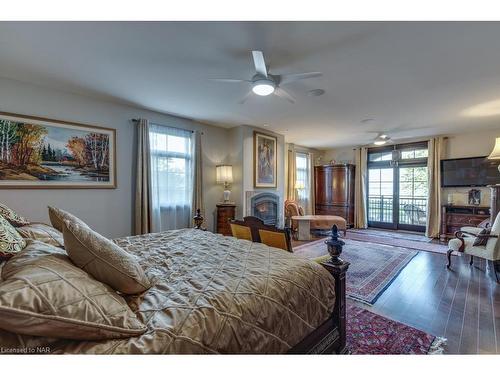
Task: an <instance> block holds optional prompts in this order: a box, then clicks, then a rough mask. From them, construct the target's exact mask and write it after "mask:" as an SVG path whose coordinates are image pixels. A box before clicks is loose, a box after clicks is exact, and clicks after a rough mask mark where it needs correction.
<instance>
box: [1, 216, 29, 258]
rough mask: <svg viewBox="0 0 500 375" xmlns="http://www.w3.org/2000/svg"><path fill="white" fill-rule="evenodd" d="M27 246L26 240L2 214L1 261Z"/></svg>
mask: <svg viewBox="0 0 500 375" xmlns="http://www.w3.org/2000/svg"><path fill="white" fill-rule="evenodd" d="M25 246H26V242H25V241H24V239H23V238H22V237H21V235H20V234H19V233H18V232H17V231H16V228H14V227H13V226H12V225H11V224H10V223H9V222H8V221H7V220H5V219H4V218H3V216H1V215H0V261H1V260H5V259H9V258H10V257H12V256H14V255H15V254H17V253H18V252H20V251H21V250H22V249H24V247H25Z"/></svg>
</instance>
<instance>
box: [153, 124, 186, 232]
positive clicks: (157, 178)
mask: <svg viewBox="0 0 500 375" xmlns="http://www.w3.org/2000/svg"><path fill="white" fill-rule="evenodd" d="M149 138H150V140H149V142H150V148H151V190H152V201H153V214H154V215H155V219H156V220H158V223H159V228H155V230H167V229H175V228H185V227H188V226H189V224H190V222H191V216H192V215H191V206H192V197H193V166H192V161H193V155H192V153H193V151H192V148H193V147H192V132H191V131H188V130H183V129H177V128H171V127H167V126H162V125H155V124H151V125H150V132H149Z"/></svg>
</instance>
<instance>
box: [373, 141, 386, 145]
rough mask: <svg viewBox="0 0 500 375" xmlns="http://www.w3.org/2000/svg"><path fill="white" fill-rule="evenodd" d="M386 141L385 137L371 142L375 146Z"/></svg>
mask: <svg viewBox="0 0 500 375" xmlns="http://www.w3.org/2000/svg"><path fill="white" fill-rule="evenodd" d="M386 143H387V140H385V139H377V140H376V141H375V142H373V144H374V145H375V146H383V145H385V144H386Z"/></svg>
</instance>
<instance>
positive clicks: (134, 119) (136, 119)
mask: <svg viewBox="0 0 500 375" xmlns="http://www.w3.org/2000/svg"><path fill="white" fill-rule="evenodd" d="M139 120H140V119H138V118H131V119H130V121H132V122H139ZM158 125H161V124H158ZM164 126H168V125H164ZM173 127H174V128H175V126H173ZM182 130H187V131H190V132H191V133H194V132H195V131H194V130H189V129H182ZM200 134H201V135H205V133H204V132H202V131H200Z"/></svg>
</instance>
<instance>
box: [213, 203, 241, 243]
mask: <svg viewBox="0 0 500 375" xmlns="http://www.w3.org/2000/svg"><path fill="white" fill-rule="evenodd" d="M235 215H236V205H235V204H234V203H219V204H217V228H216V232H217V233H220V234H223V235H224V236H231V226H230V225H229V221H230V220H234V218H235Z"/></svg>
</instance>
